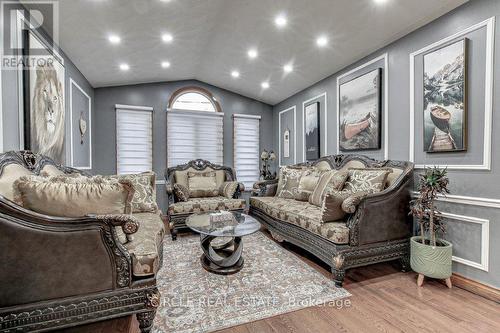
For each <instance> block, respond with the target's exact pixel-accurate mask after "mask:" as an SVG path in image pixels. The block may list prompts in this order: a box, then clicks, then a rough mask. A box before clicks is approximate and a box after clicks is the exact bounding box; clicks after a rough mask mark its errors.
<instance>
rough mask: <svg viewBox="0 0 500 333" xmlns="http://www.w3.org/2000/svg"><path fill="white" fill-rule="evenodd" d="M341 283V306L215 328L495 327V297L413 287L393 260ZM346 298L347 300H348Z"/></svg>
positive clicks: (125, 328) (123, 322)
mask: <svg viewBox="0 0 500 333" xmlns="http://www.w3.org/2000/svg"><path fill="white" fill-rule="evenodd" d="M283 246H284V247H285V248H287V249H289V250H290V251H292V252H293V253H295V254H297V256H298V257H299V258H301V259H302V260H304V261H305V262H306V263H308V264H309V265H311V266H313V267H314V268H316V269H317V270H318V271H319V272H321V273H322V274H324V275H325V276H328V277H330V276H331V275H330V272H329V269H328V267H327V266H326V265H324V264H323V263H321V262H319V261H318V260H317V259H316V258H314V257H313V256H312V255H310V254H308V253H306V252H304V251H302V250H301V249H299V248H297V247H295V246H293V245H291V244H287V243H285V244H284V245H283ZM344 287H345V288H346V289H347V290H348V291H349V292H350V293H351V294H352V297H350V298H349V302H347V301H346V302H343V303H341V305H342V306H339V304H337V305H338V306H316V307H311V308H306V309H302V310H299V311H295V312H291V313H287V314H283V315H279V316H275V317H272V318H267V319H263V320H259V321H255V322H252V323H247V324H243V325H239V326H235V327H231V328H228V329H224V330H221V331H219V333H285V332H286V333H318V332H321V333H322V332H454V333H457V332H481V333H482V332H500V303H498V302H494V301H491V300H488V299H486V298H483V297H480V296H477V295H475V294H472V293H470V292H468V291H465V290H463V289H460V288H456V287H453V289H448V288H447V287H446V285H444V283H443V282H440V281H435V280H431V279H426V281H425V283H424V286H423V287H421V288H418V287H417V285H416V274H415V273H413V272H412V273H402V272H400V271H399V269H398V267H397V264H396V263H394V264H393V263H384V264H377V265H372V266H367V267H361V268H357V269H352V270H350V271H348V272H347V274H346V282H345V284H344ZM349 303H350V304H349ZM64 332H72V333H87V332H89V333H90V332H92V333H100V332H103V333H104V332H106V333H108V332H109V333H111V332H116V333H132V332H134V333H135V332H139V329H138V323H137V320H135V318H131V317H127V318H121V319H116V320H112V321H108V322H103V323H98V324H92V325H87V326H84V327H80V328H74V329H71V330H65V331H64Z"/></svg>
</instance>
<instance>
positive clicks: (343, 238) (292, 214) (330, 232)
mask: <svg viewBox="0 0 500 333" xmlns="http://www.w3.org/2000/svg"><path fill="white" fill-rule="evenodd" d="M250 205H251V206H252V207H255V208H258V209H260V210H261V211H263V212H264V213H266V214H267V215H269V216H271V217H273V218H275V219H278V220H281V221H284V222H288V223H290V224H294V225H297V226H299V227H301V228H304V229H306V230H309V231H310V232H312V233H314V234H317V235H319V236H321V237H323V238H325V239H328V240H329V241H331V242H333V243H335V244H347V243H349V228H348V227H347V226H346V223H345V221H337V222H328V223H322V222H321V214H322V212H321V208H320V207H318V206H315V205H311V204H310V203H308V202H305V201H297V200H294V199H285V198H279V197H251V198H250Z"/></svg>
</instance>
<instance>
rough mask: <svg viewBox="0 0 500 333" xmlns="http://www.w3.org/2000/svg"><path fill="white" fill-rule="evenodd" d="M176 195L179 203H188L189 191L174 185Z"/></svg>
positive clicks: (179, 185)
mask: <svg viewBox="0 0 500 333" xmlns="http://www.w3.org/2000/svg"><path fill="white" fill-rule="evenodd" d="M174 195H175V197H176V198H177V200H179V201H188V199H189V190H188V189H187V188H186V187H185V186H184V185H181V184H174Z"/></svg>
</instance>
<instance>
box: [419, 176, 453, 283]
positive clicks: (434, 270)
mask: <svg viewBox="0 0 500 333" xmlns="http://www.w3.org/2000/svg"><path fill="white" fill-rule="evenodd" d="M419 178H420V179H419V185H418V191H419V192H420V193H419V196H418V197H417V198H416V199H414V200H412V201H411V203H410V207H411V208H410V209H411V210H410V214H412V215H413V216H414V217H415V218H416V219H417V221H418V224H419V229H420V234H419V235H418V236H414V237H412V238H411V239H410V251H411V254H410V265H411V268H412V269H413V270H414V271H415V272H417V273H418V279H417V285H418V286H419V287H420V286H422V284H423V283H424V276H427V277H431V278H435V279H444V280H445V281H446V285H447V286H448V288H451V279H450V277H451V260H452V259H451V256H452V244H451V243H450V242H448V241H446V240H444V239H441V238H438V234H440V233H443V232H444V225H443V223H442V218H441V214H440V213H439V211H438V210H437V209H436V207H435V201H436V198H437V196H438V195H446V194H447V193H450V192H449V190H448V184H449V179H448V177H447V170H446V169H439V168H437V167H434V168H426V169H425V172H424V173H423V174H421V175H419Z"/></svg>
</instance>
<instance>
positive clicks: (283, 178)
mask: <svg viewBox="0 0 500 333" xmlns="http://www.w3.org/2000/svg"><path fill="white" fill-rule="evenodd" d="M302 172H303V169H302V168H300V167H299V168H297V167H288V166H287V167H282V168H281V170H280V175H279V180H278V189H277V191H276V196H277V197H280V198H285V199H295V196H296V195H297V193H298V188H299V182H300V177H302Z"/></svg>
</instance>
